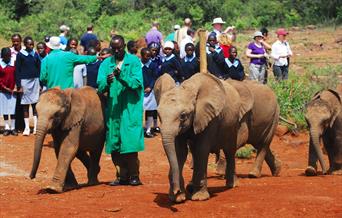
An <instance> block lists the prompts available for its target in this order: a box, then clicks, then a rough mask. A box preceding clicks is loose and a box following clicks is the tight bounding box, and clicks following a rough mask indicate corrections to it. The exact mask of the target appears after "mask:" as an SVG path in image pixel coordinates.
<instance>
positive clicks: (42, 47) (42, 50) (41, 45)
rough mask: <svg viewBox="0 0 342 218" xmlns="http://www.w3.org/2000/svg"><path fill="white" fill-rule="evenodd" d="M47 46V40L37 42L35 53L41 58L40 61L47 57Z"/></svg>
mask: <svg viewBox="0 0 342 218" xmlns="http://www.w3.org/2000/svg"><path fill="white" fill-rule="evenodd" d="M46 48H47V46H46V44H45V42H38V43H37V46H36V49H37V51H36V54H35V55H36V56H37V58H39V60H40V61H42V60H43V58H45V57H46V55H47V53H46Z"/></svg>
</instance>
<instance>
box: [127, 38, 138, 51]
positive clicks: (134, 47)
mask: <svg viewBox="0 0 342 218" xmlns="http://www.w3.org/2000/svg"><path fill="white" fill-rule="evenodd" d="M127 51H128V52H129V53H130V54H133V55H137V53H138V45H137V42H136V41H133V40H130V41H128V42H127Z"/></svg>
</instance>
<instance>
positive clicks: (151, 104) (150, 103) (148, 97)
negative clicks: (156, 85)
mask: <svg viewBox="0 0 342 218" xmlns="http://www.w3.org/2000/svg"><path fill="white" fill-rule="evenodd" d="M144 110H147V111H153V110H157V101H156V98H155V97H154V92H153V91H151V92H150V93H145V94H144Z"/></svg>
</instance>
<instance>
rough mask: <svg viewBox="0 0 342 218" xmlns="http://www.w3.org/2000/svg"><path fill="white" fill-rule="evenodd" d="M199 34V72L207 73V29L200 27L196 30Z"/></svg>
mask: <svg viewBox="0 0 342 218" xmlns="http://www.w3.org/2000/svg"><path fill="white" fill-rule="evenodd" d="M198 34H199V43H200V53H199V55H200V73H207V72H208V70H207V52H206V44H207V31H206V30H205V29H200V30H199V31H198Z"/></svg>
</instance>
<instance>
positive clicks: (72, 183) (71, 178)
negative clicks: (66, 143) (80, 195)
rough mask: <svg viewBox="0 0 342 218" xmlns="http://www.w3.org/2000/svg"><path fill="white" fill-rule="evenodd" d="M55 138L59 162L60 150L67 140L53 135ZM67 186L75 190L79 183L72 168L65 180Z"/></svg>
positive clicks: (54, 142) (69, 169)
mask: <svg viewBox="0 0 342 218" xmlns="http://www.w3.org/2000/svg"><path fill="white" fill-rule="evenodd" d="M52 138H53V144H54V148H55V155H56V158H57V160H58V154H59V150H60V147H61V143H62V140H63V139H64V138H65V137H63V136H62V135H55V134H53V135H52ZM65 186H67V187H69V188H75V187H77V186H78V182H77V180H76V177H75V174H74V172H72V169H71V166H70V167H69V168H68V172H67V175H66V178H65Z"/></svg>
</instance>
